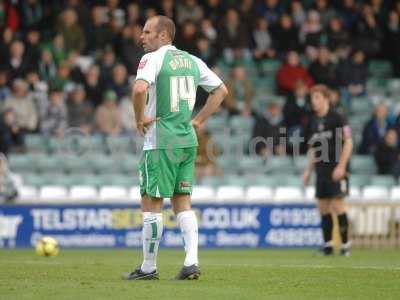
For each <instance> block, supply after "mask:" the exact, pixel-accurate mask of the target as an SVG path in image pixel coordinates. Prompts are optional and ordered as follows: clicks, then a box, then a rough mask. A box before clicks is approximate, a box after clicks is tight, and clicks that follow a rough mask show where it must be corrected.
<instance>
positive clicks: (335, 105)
mask: <svg viewBox="0 0 400 300" xmlns="http://www.w3.org/2000/svg"><path fill="white" fill-rule="evenodd" d="M341 97H342V96H341V94H340V91H339V90H338V89H330V91H329V102H330V105H331V110H333V111H336V112H337V113H339V114H341V115H342V116H346V115H347V110H346V108H345V107H344V106H343V104H342V101H341V100H342V98H341Z"/></svg>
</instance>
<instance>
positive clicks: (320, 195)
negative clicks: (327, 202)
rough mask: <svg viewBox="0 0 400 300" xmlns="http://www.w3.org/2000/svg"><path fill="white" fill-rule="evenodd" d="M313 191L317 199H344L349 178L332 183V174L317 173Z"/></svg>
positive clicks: (347, 189)
mask: <svg viewBox="0 0 400 300" xmlns="http://www.w3.org/2000/svg"><path fill="white" fill-rule="evenodd" d="M315 190H316V191H315V197H316V198H317V199H331V198H340V197H345V196H347V195H348V194H349V178H348V177H345V178H343V179H341V180H339V181H333V180H332V173H329V172H328V173H325V172H324V173H320V174H318V173H317V180H316V185H315Z"/></svg>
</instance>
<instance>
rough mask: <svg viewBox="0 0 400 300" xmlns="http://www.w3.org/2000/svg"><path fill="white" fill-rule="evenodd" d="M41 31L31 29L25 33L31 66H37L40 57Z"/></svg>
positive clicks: (27, 54) (27, 57)
mask: <svg viewBox="0 0 400 300" xmlns="http://www.w3.org/2000/svg"><path fill="white" fill-rule="evenodd" d="M40 43H41V33H40V31H38V30H35V29H30V30H28V32H27V33H26V35H25V48H26V54H25V56H26V60H27V61H28V62H29V68H31V69H32V68H35V69H36V68H37V65H38V61H39V59H40V51H41V48H40Z"/></svg>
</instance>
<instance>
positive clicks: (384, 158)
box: [374, 129, 400, 178]
mask: <svg viewBox="0 0 400 300" xmlns="http://www.w3.org/2000/svg"><path fill="white" fill-rule="evenodd" d="M397 141H398V137H397V132H396V130H395V129H389V130H388V131H387V132H386V134H385V137H384V139H383V141H382V142H381V143H379V145H378V147H377V149H376V150H375V152H374V157H375V163H376V166H377V167H378V174H381V175H393V176H395V177H396V178H397V177H399V174H400V149H399V147H398V142H397Z"/></svg>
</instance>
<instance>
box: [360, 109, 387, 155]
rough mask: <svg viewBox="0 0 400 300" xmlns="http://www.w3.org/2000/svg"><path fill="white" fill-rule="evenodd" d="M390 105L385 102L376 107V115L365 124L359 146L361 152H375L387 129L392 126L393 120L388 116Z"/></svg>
mask: <svg viewBox="0 0 400 300" xmlns="http://www.w3.org/2000/svg"><path fill="white" fill-rule="evenodd" d="M388 110H389V108H388V106H387V105H386V104H384V103H381V104H378V105H377V106H376V107H375V111H374V115H373V116H372V118H371V119H370V120H369V121H368V122H367V123H366V124H365V127H364V129H363V133H362V141H361V145H360V148H359V151H358V152H359V153H360V154H373V153H374V152H375V150H376V148H377V147H378V145H379V144H380V143H381V142H382V139H383V137H384V136H385V134H386V132H387V130H388V129H389V128H391V127H392V125H393V124H392V122H391V120H390V119H389V117H388Z"/></svg>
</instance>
